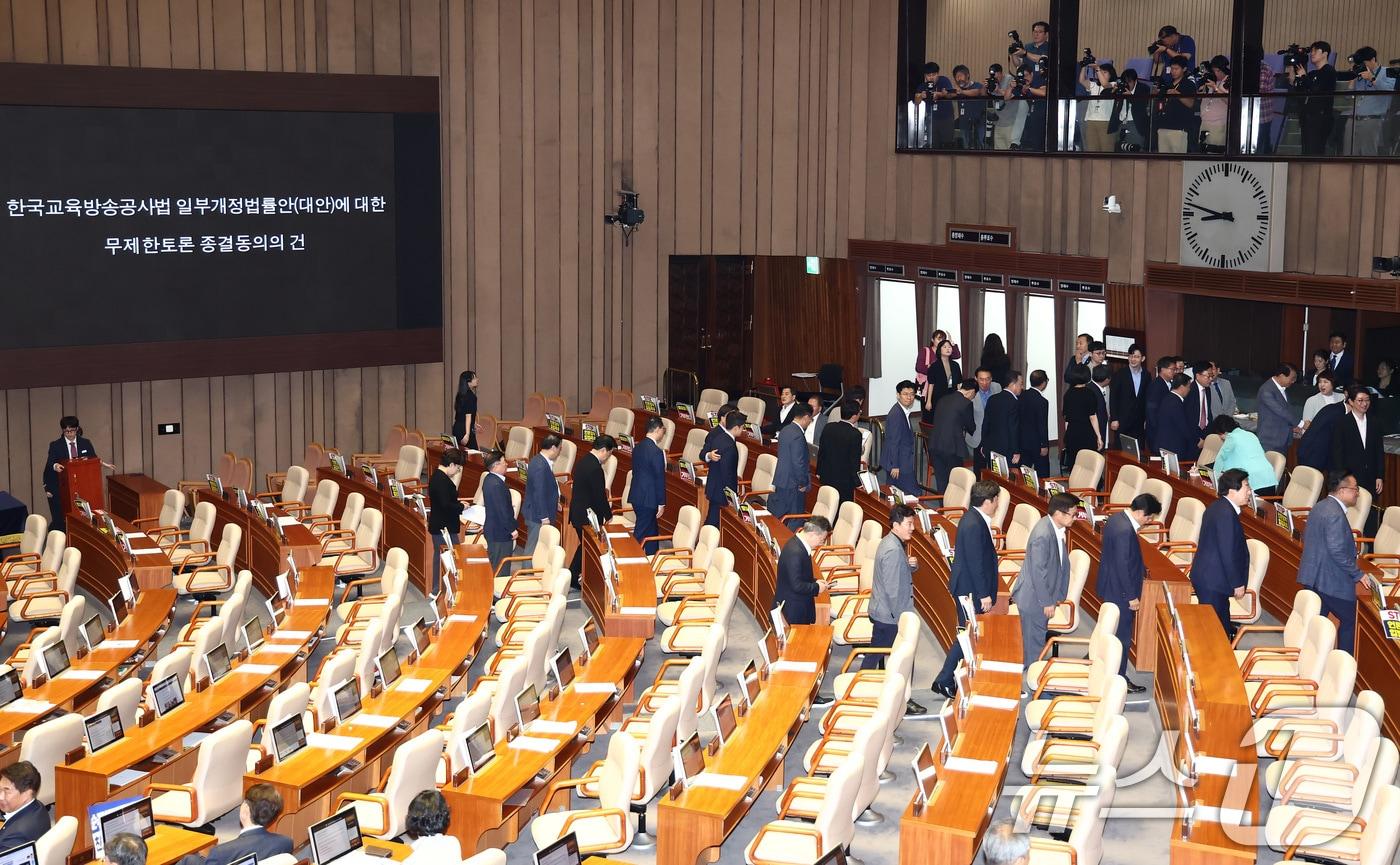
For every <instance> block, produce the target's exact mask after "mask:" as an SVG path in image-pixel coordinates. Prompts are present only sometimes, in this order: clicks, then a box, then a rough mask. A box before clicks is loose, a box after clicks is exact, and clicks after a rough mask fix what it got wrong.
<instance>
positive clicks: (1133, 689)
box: [1127, 679, 1147, 694]
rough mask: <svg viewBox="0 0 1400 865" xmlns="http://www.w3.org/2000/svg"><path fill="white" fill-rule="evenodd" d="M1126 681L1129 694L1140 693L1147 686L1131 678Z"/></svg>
mask: <svg viewBox="0 0 1400 865" xmlns="http://www.w3.org/2000/svg"><path fill="white" fill-rule="evenodd" d="M1127 682H1128V693H1129V694H1141V693H1143V692H1144V691H1146V690H1147V686H1146V685H1139V684H1138V683H1137V682H1134V681H1133V680H1132V679H1128V680H1127Z"/></svg>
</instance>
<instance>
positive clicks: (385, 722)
mask: <svg viewBox="0 0 1400 865" xmlns="http://www.w3.org/2000/svg"><path fill="white" fill-rule="evenodd" d="M400 720H401V719H399V718H395V717H394V716H393V715H370V714H368V713H366V714H363V715H356V716H355V717H353V718H351V719H350V720H349V721H348V722H346V723H350V724H359V725H361V726H364V727H383V728H386V729H387V728H389V727H392V726H394V725H395V724H397V723H398V722H399V721H400Z"/></svg>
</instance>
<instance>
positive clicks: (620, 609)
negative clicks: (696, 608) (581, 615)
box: [579, 524, 656, 640]
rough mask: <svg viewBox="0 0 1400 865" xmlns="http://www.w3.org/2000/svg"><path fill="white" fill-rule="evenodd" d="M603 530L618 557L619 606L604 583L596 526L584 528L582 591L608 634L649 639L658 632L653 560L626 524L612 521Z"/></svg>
mask: <svg viewBox="0 0 1400 865" xmlns="http://www.w3.org/2000/svg"><path fill="white" fill-rule="evenodd" d="M603 530H604V531H605V532H607V534H608V536H609V539H610V540H611V541H612V547H613V553H614V554H615V555H616V557H617V576H618V579H617V586H618V606H617V609H613V607H612V605H611V604H610V603H609V602H608V588H607V586H606V585H605V584H604V579H603V564H602V552H603V542H602V540H601V539H600V538H599V537H598V536H597V535H595V534H594V533H593V530H592V529H588V530H586V531H585V532H584V538H583V575H582V584H581V587H580V589H579V592H580V595H581V596H582V597H583V602H584V604H585V605H587V607H588V611H589V612H590V613H592V615H593V618H594V620H595V621H597V622H598V624H599V627H601V628H602V630H603V633H604V634H607V635H609V636H614V637H641V638H642V639H643V640H649V639H651V637H652V635H653V634H655V633H656V577H654V576H653V575H652V571H651V560H650V559H648V558H647V556H646V553H645V552H643V551H642V545H641V544H640V543H638V542H637V539H636V538H634V537H632V533H631V532H630V531H629V530H628V529H627V527H626V526H623V525H621V524H609V525H606V526H604V527H603Z"/></svg>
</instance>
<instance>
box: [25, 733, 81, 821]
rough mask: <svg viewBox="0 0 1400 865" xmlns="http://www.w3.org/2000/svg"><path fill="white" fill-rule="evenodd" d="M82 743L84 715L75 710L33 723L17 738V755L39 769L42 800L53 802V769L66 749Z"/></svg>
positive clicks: (65, 757)
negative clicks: (40, 722)
mask: <svg viewBox="0 0 1400 865" xmlns="http://www.w3.org/2000/svg"><path fill="white" fill-rule="evenodd" d="M81 747H83V716H82V715H79V714H77V713H76V712H73V713H69V714H67V715H60V716H58V717H57V718H54V719H53V720H51V721H45V722H44V723H42V724H39V725H38V726H35V727H33V728H32V729H30V730H29V731H28V732H26V733H25V734H24V738H23V739H22V740H20V745H19V759H21V760H24V761H26V762H28V763H30V764H31V765H33V766H34V768H35V769H37V770H39V793H38V796H37V797H36V798H38V800H39V801H40V802H41V803H43V804H45V805H52V804H53V803H54V793H55V790H54V769H55V767H57V766H59V765H60V764H62V763H63V762H64V761H65V760H66V759H67V756H68V752H69V751H73V750H75V749H78V748H81Z"/></svg>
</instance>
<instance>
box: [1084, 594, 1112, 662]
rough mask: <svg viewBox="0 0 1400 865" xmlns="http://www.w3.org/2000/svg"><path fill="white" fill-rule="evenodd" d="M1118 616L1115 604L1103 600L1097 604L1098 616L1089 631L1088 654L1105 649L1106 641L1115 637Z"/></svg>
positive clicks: (1094, 653)
mask: <svg viewBox="0 0 1400 865" xmlns="http://www.w3.org/2000/svg"><path fill="white" fill-rule="evenodd" d="M1118 618H1119V610H1118V605H1117V604H1115V603H1113V602H1112V601H1105V602H1103V603H1102V604H1100V605H1099V617H1098V619H1097V620H1096V621H1095V622H1094V629H1093V630H1092V631H1090V632H1089V655H1090V656H1091V657H1092V656H1093V655H1096V654H1099V653H1100V652H1104V651H1107V649H1108V641H1109V640H1112V639H1116V638H1115V637H1114V632H1115V631H1117V630H1118Z"/></svg>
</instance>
